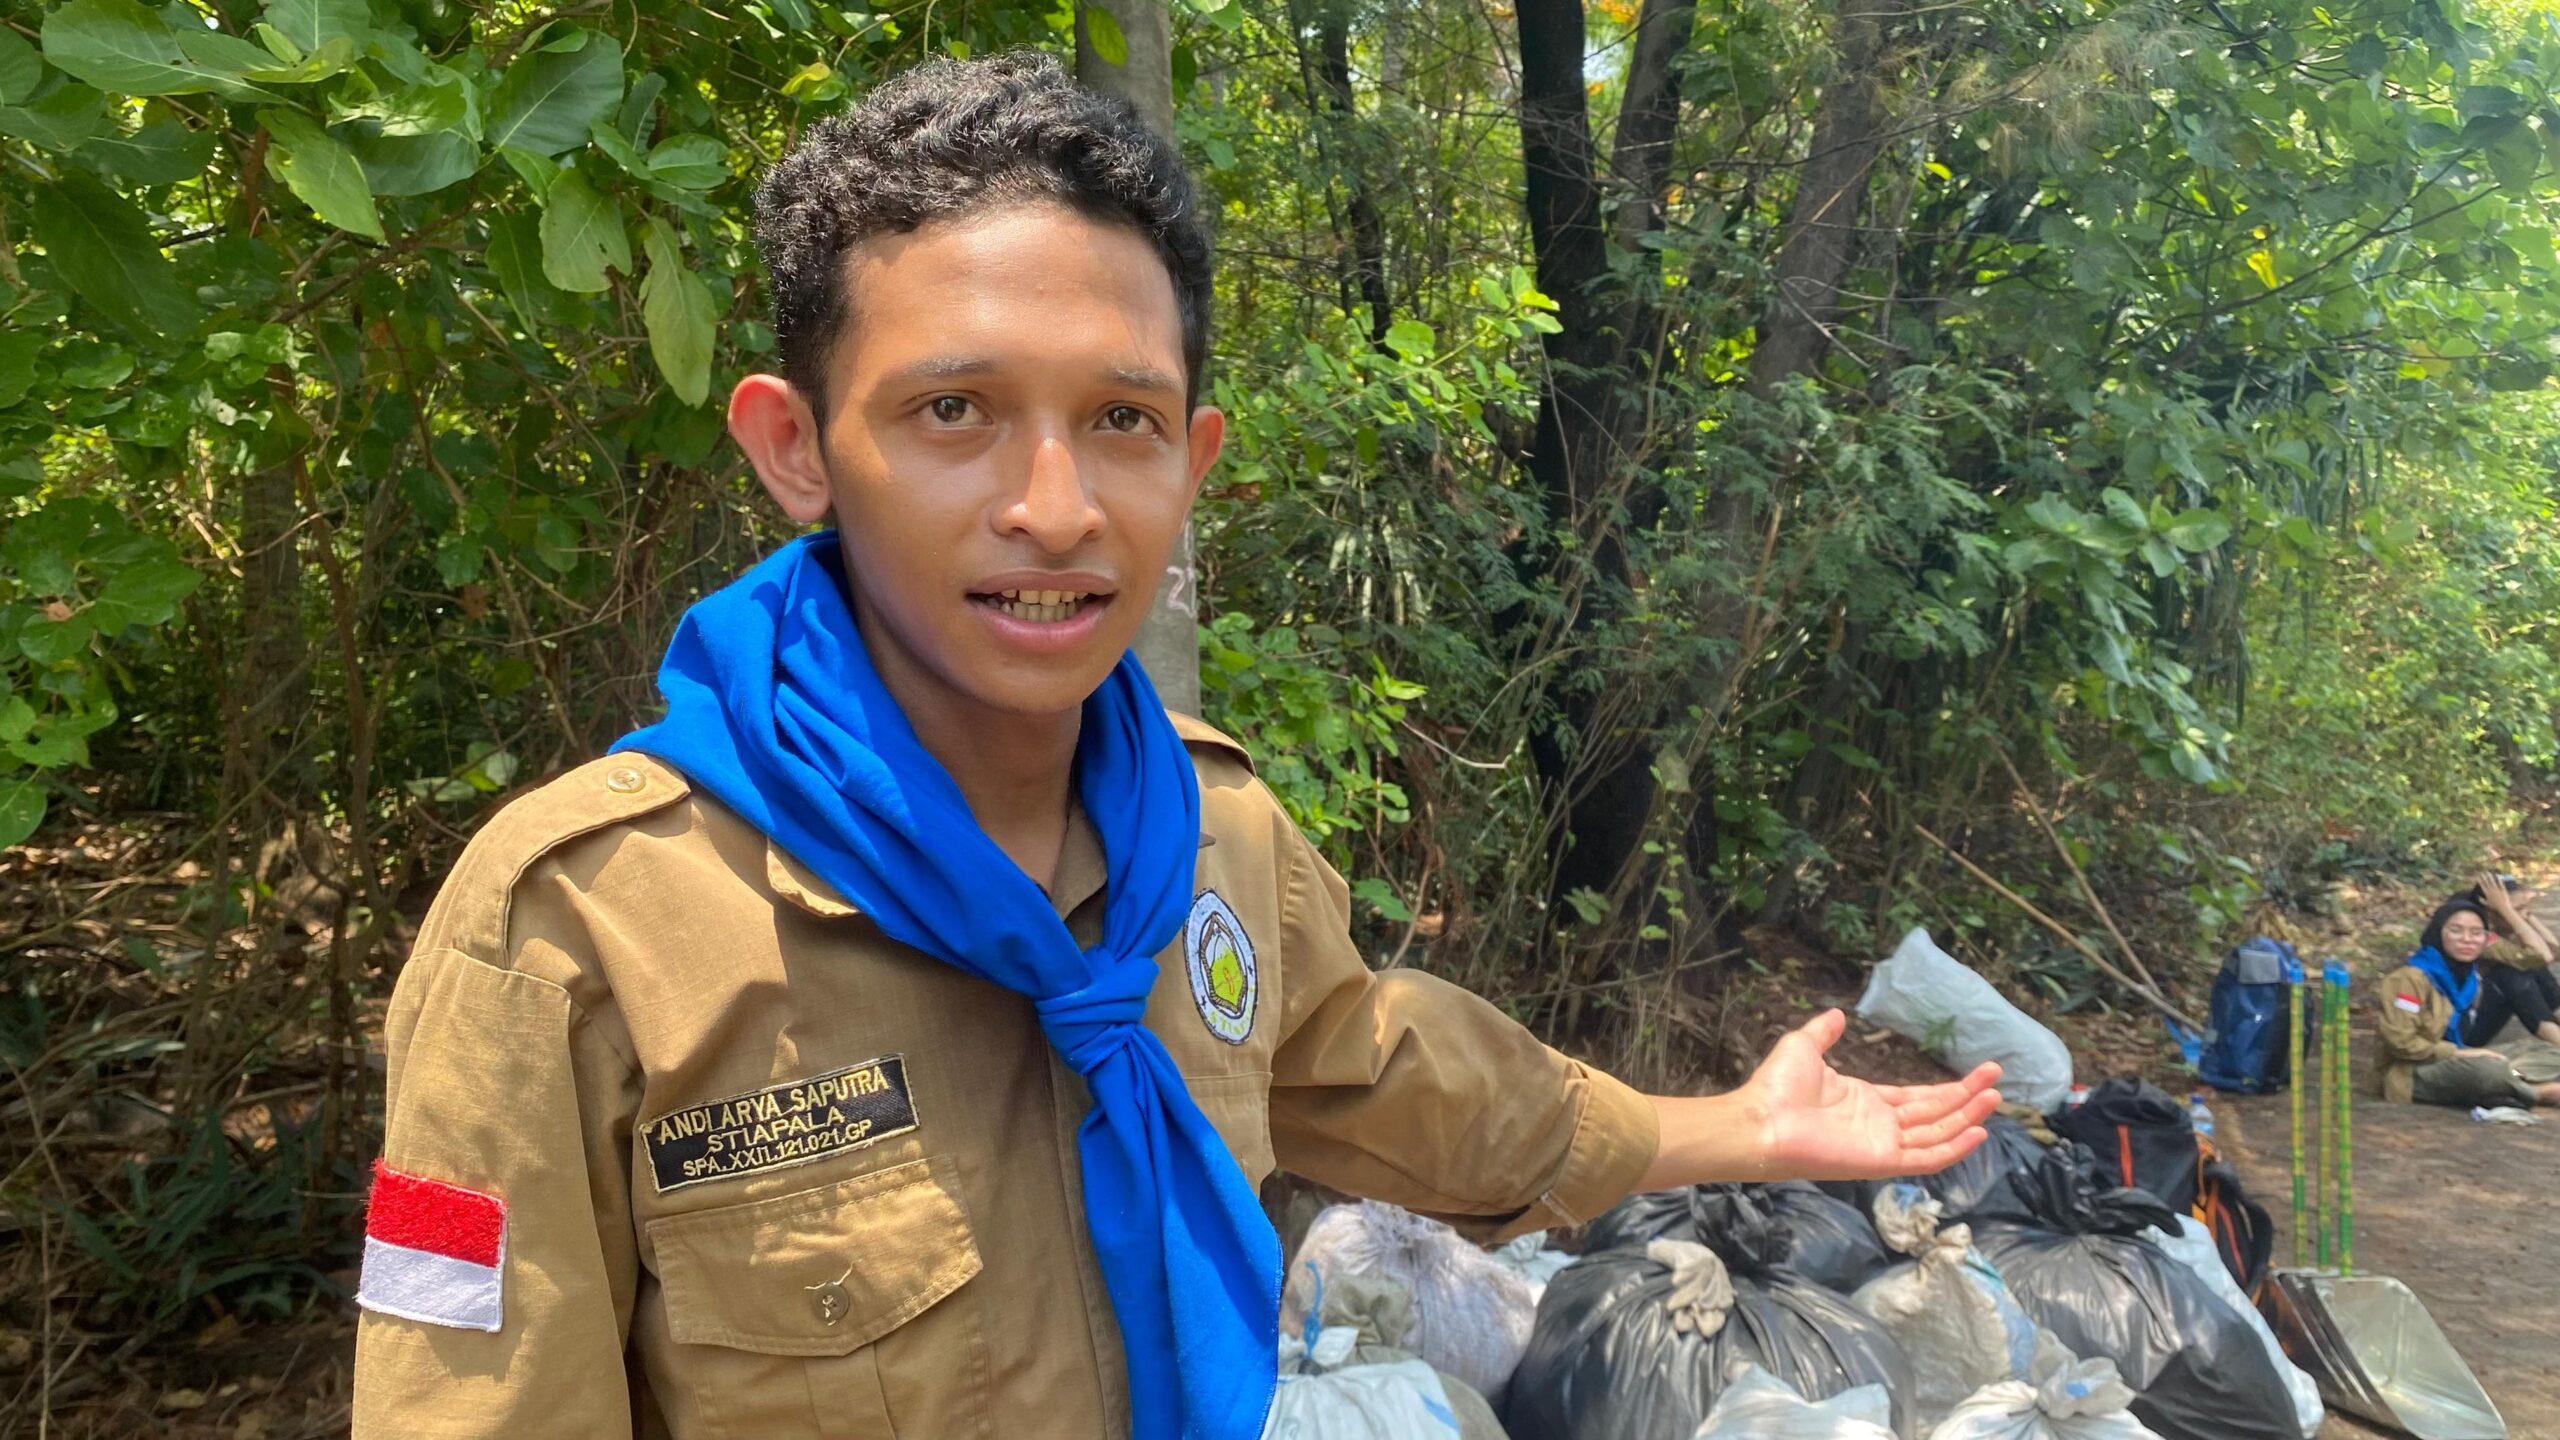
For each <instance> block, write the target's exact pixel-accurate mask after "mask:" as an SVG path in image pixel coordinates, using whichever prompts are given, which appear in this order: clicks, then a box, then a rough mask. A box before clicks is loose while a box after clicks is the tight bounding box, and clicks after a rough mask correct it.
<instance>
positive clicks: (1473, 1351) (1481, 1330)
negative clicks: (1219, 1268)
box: [1280, 1200, 1538, 1406]
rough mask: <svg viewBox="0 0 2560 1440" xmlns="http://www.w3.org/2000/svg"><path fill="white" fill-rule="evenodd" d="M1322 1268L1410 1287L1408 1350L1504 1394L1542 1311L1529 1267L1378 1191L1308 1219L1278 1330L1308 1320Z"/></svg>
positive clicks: (1496, 1398) (1486, 1391)
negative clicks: (1524, 1269)
mask: <svg viewBox="0 0 2560 1440" xmlns="http://www.w3.org/2000/svg"><path fill="white" fill-rule="evenodd" d="M1309 1266H1313V1267H1314V1268H1313V1270H1312V1271H1310V1270H1309V1268H1308V1267H1309ZM1318 1275H1320V1276H1322V1277H1323V1279H1324V1281H1325V1282H1326V1283H1328V1284H1330V1283H1333V1281H1334V1280H1335V1279H1336V1277H1342V1276H1374V1277H1377V1278H1381V1279H1388V1280H1394V1281H1396V1282H1398V1283H1399V1284H1401V1285H1403V1286H1404V1287H1405V1289H1407V1290H1409V1291H1411V1292H1412V1294H1413V1316H1414V1323H1413V1340H1412V1347H1411V1348H1412V1349H1413V1352H1414V1353H1415V1354H1417V1355H1419V1356H1421V1357H1422V1358H1423V1359H1424V1360H1425V1361H1427V1362H1429V1363H1430V1365H1431V1366H1432V1368H1433V1369H1436V1370H1439V1371H1442V1372H1443V1373H1445V1374H1448V1375H1451V1376H1454V1377H1455V1378H1457V1379H1459V1380H1462V1381H1465V1382H1466V1383H1467V1384H1468V1385H1469V1386H1472V1387H1473V1388H1474V1389H1476V1390H1477V1391H1479V1392H1481V1393H1482V1394H1483V1395H1484V1397H1485V1398H1486V1399H1488V1400H1491V1401H1493V1402H1494V1403H1495V1404H1496V1405H1497V1406H1498V1405H1500V1404H1501V1403H1502V1398H1501V1397H1502V1390H1503V1387H1504V1386H1505V1385H1508V1384H1509V1383H1510V1381H1511V1372H1512V1371H1513V1370H1514V1369H1516V1368H1518V1366H1519V1364H1520V1355H1521V1352H1522V1351H1524V1350H1526V1349H1528V1348H1529V1326H1530V1323H1531V1322H1532V1321H1533V1320H1535V1319H1536V1318H1537V1313H1538V1292H1537V1290H1536V1289H1534V1288H1532V1286H1531V1285H1530V1282H1529V1280H1528V1278H1527V1277H1526V1276H1524V1275H1522V1274H1520V1273H1519V1272H1518V1271H1516V1270H1513V1269H1512V1268H1511V1267H1510V1266H1507V1265H1505V1264H1503V1263H1502V1262H1501V1261H1499V1260H1496V1259H1494V1258H1493V1257H1492V1256H1490V1255H1488V1254H1486V1253H1485V1252H1484V1251H1483V1250H1481V1249H1479V1248H1477V1247H1476V1246H1475V1245H1474V1244H1473V1243H1472V1242H1470V1241H1469V1240H1468V1239H1467V1238H1466V1237H1465V1236H1463V1235H1460V1234H1459V1233H1458V1232H1457V1231H1455V1230H1452V1229H1450V1228H1449V1227H1448V1226H1446V1225H1443V1224H1441V1223H1440V1222H1439V1221H1437V1220H1428V1219H1425V1218H1423V1217H1422V1216H1419V1215H1415V1214H1413V1213H1411V1212H1409V1211H1405V1210H1400V1209H1398V1208H1396V1207H1395V1206H1393V1205H1387V1204H1382V1203H1380V1202H1378V1201H1375V1200H1363V1201H1361V1202H1360V1203H1358V1204H1356V1205H1336V1206H1333V1207H1331V1208H1330V1209H1328V1210H1326V1211H1324V1213H1322V1214H1320V1215H1318V1216H1316V1220H1315V1224H1313V1225H1311V1226H1309V1227H1308V1229H1307V1238H1306V1242H1305V1243H1304V1244H1303V1245H1301V1246H1300V1247H1299V1250H1298V1261H1297V1263H1296V1264H1294V1265H1292V1266H1291V1267H1290V1274H1289V1286H1288V1289H1287V1291H1286V1292H1285V1293H1284V1294H1283V1296H1282V1298H1281V1303H1280V1329H1281V1333H1282V1334H1290V1333H1293V1332H1296V1331H1298V1330H1299V1329H1301V1328H1302V1327H1304V1325H1305V1324H1306V1318H1307V1311H1308V1307H1309V1306H1310V1305H1312V1304H1314V1303H1315V1290H1314V1285H1313V1280H1314V1279H1315V1277H1316V1276H1318Z"/></svg>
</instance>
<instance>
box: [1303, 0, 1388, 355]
mask: <svg viewBox="0 0 2560 1440" xmlns="http://www.w3.org/2000/svg"><path fill="white" fill-rule="evenodd" d="M1348 8H1349V6H1348V0H1326V3H1325V6H1324V10H1323V13H1322V15H1321V16H1320V17H1319V18H1318V19H1317V22H1316V78H1317V79H1318V80H1319V81H1320V82H1321V83H1322V85H1323V87H1324V91H1323V94H1324V100H1323V105H1324V111H1325V117H1324V118H1325V120H1326V121H1327V122H1328V123H1327V125H1326V128H1327V129H1328V130H1330V131H1331V132H1332V138H1331V140H1330V141H1329V142H1328V144H1327V146H1326V148H1327V149H1328V150H1329V151H1331V152H1332V157H1333V168H1334V170H1335V171H1336V172H1337V173H1338V174H1339V175H1340V176H1341V178H1342V188H1343V190H1344V191H1345V192H1347V194H1348V196H1349V200H1348V203H1347V208H1348V209H1349V210H1350V212H1351V276H1350V278H1351V285H1350V287H1349V288H1350V289H1351V290H1353V291H1354V292H1356V293H1357V294H1358V295H1359V297H1360V300H1361V303H1363V304H1365V305H1366V306H1368V308H1369V343H1370V344H1372V345H1383V344H1385V343H1386V339H1387V326H1388V325H1389V324H1390V323H1392V322H1393V321H1394V318H1395V313H1394V307H1393V305H1392V303H1391V302H1390V301H1389V299H1388V297H1387V227H1386V222H1385V221H1384V220H1382V219H1381V218H1379V215H1378V205H1377V201H1376V200H1375V199H1373V198H1372V197H1371V195H1370V193H1369V178H1368V174H1367V171H1366V168H1365V167H1364V165H1363V163H1362V162H1363V161H1364V160H1365V159H1366V158H1367V157H1366V154H1365V148H1366V147H1364V146H1362V145H1361V144H1360V143H1359V135H1358V132H1357V129H1356V127H1357V125H1358V120H1359V117H1358V113H1357V111H1356V110H1354V108H1353V103H1352V102H1353V96H1352V91H1351V34H1350V29H1351V27H1350V20H1349V17H1348V16H1347V15H1346V14H1345V13H1344V12H1345V10H1347V9H1348ZM1346 308H1347V307H1346Z"/></svg>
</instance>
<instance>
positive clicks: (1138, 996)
mask: <svg viewBox="0 0 2560 1440" xmlns="http://www.w3.org/2000/svg"><path fill="white" fill-rule="evenodd" d="M1085 953H1086V954H1087V955H1088V956H1090V955H1092V953H1093V952H1092V951H1089V950H1088V951H1086V952H1085ZM1155 985H1156V967H1155V966H1154V965H1152V964H1149V965H1145V966H1138V965H1115V966H1106V967H1099V968H1098V969H1097V972H1096V974H1095V975H1094V979H1093V983H1092V984H1090V985H1087V986H1085V987H1084V988H1083V989H1081V990H1070V991H1067V992H1066V993H1065V994H1063V995H1049V996H1044V997H1042V998H1041V999H1039V1000H1036V1001H1034V1002H1032V1006H1031V1008H1032V1010H1033V1012H1034V1013H1036V1014H1037V1015H1038V1016H1039V1017H1040V1033H1041V1034H1043V1035H1046V1036H1048V1037H1049V1044H1050V1045H1051V1046H1053V1047H1054V1048H1055V1049H1056V1050H1057V1052H1058V1054H1059V1055H1060V1057H1062V1058H1063V1059H1065V1061H1066V1062H1067V1066H1068V1068H1070V1069H1072V1070H1074V1071H1075V1072H1076V1073H1077V1074H1079V1075H1082V1076H1084V1077H1085V1078H1086V1079H1087V1080H1091V1079H1092V1078H1093V1072H1094V1071H1096V1070H1099V1069H1101V1068H1102V1067H1103V1066H1104V1065H1107V1064H1109V1063H1110V1062H1111V1061H1112V1060H1114V1059H1116V1058H1118V1057H1119V1056H1121V1055H1123V1054H1125V1053H1126V1052H1127V1051H1128V1050H1129V1049H1130V1047H1131V1045H1132V1044H1133V1043H1134V1041H1135V1037H1134V1036H1133V1035H1132V1034H1131V1033H1130V1032H1131V1031H1133V1030H1135V1029H1137V1028H1138V1022H1139V1021H1140V1020H1143V1019H1145V1018H1146V1014H1147V997H1148V996H1149V995H1151V994H1153V993H1154V992H1155ZM1275 1363H1276V1361H1275Z"/></svg>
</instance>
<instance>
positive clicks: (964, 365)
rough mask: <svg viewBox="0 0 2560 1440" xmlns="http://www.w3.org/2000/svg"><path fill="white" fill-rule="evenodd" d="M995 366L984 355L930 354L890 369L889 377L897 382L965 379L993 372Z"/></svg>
mask: <svg viewBox="0 0 2560 1440" xmlns="http://www.w3.org/2000/svg"><path fill="white" fill-rule="evenodd" d="M995 368H996V362H994V361H993V360H990V359H987V358H986V357H985V356H983V355H929V356H926V357H925V358H924V359H922V360H916V361H912V362H910V363H908V364H905V365H901V366H899V367H898V368H897V369H895V370H892V371H890V372H889V375H888V378H889V379H890V380H891V381H892V382H896V383H914V382H917V381H927V380H965V379H967V378H969V377H971V376H973V375H986V374H991V373H993V371H994V370H995Z"/></svg>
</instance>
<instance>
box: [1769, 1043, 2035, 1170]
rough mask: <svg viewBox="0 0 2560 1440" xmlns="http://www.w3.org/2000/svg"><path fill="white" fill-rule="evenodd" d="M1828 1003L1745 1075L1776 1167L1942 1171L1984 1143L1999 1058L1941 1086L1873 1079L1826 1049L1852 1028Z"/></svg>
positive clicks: (1995, 1104) (1995, 1098)
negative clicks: (1832, 1058) (1840, 1064)
mask: <svg viewBox="0 0 2560 1440" xmlns="http://www.w3.org/2000/svg"><path fill="white" fill-rule="evenodd" d="M1848 1025H1849V1021H1848V1017H1846V1016H1844V1015H1842V1014H1841V1013H1840V1012H1839V1011H1837V1010H1826V1011H1824V1012H1823V1013H1821V1014H1820V1015H1817V1016H1815V1017H1813V1018H1812V1019H1811V1020H1808V1021H1806V1022H1805V1023H1804V1024H1803V1025H1800V1026H1798V1027H1797V1028H1795V1029H1793V1030H1790V1031H1788V1032H1787V1034H1786V1036H1785V1037H1784V1038H1782V1039H1781V1040H1779V1041H1778V1043H1777V1045H1776V1047H1775V1048H1773V1049H1772V1050H1770V1052H1769V1058H1767V1059H1765V1060H1763V1061H1761V1062H1760V1068H1759V1069H1758V1070H1755V1071H1753V1072H1752V1075H1751V1078H1750V1079H1749V1080H1748V1081H1746V1082H1744V1084H1743V1087H1742V1088H1743V1090H1744V1092H1745V1093H1746V1094H1749V1095H1750V1096H1751V1098H1752V1099H1753V1100H1755V1101H1756V1102H1757V1103H1758V1106H1759V1108H1760V1109H1761V1110H1762V1112H1763V1113H1765V1114H1766V1115H1767V1116H1768V1132H1767V1133H1768V1145H1769V1173H1770V1175H1771V1177H1772V1178H1782V1179H1790V1180H1884V1179H1890V1178H1892V1177H1894V1176H1897V1175H1927V1174H1931V1173H1933V1172H1935V1171H1939V1170H1943V1169H1945V1168H1946V1167H1947V1166H1949V1165H1952V1164H1954V1163H1955V1162H1956V1161H1958V1160H1961V1159H1963V1158H1964V1157H1965V1156H1966V1155H1967V1154H1969V1153H1971V1151H1972V1150H1973V1148H1974V1147H1975V1146H1977V1145H1980V1144H1981V1143H1982V1142H1983V1139H1984V1138H1985V1137H1984V1131H1983V1129H1982V1122H1983V1121H1984V1120H1985V1119H1986V1118H1988V1117H1989V1116H1990V1114H1991V1112H1992V1111H1994V1110H1996V1109H1998V1108H1999V1107H2000V1092H1999V1091H1997V1090H1994V1089H1992V1088H1991V1086H1992V1083H1993V1082H1994V1081H1996V1080H1998V1079H1999V1078H2000V1067H1999V1066H1997V1065H1994V1064H1990V1063H1987V1062H1986V1063H1984V1064H1982V1065H1978V1066H1976V1067H1974V1071H1973V1073H1972V1074H1970V1075H1967V1076H1966V1077H1964V1078H1963V1079H1961V1080H1952V1081H1949V1082H1947V1083H1946V1084H1943V1085H1917V1086H1910V1085H1874V1084H1870V1083H1868V1082H1867V1081H1864V1080H1857V1079H1852V1078H1851V1077H1849V1076H1846V1075H1843V1074H1841V1073H1840V1072H1839V1071H1837V1070H1834V1069H1832V1068H1831V1065H1830V1062H1829V1061H1827V1060H1825V1059H1824V1058H1823V1056H1824V1054H1825V1052H1827V1051H1829V1050H1830V1049H1831V1046H1832V1045H1833V1043H1834V1042H1836V1041H1838V1040H1839V1038H1840V1036H1841V1033H1842V1032H1843V1031H1845V1030H1846V1029H1847V1028H1848Z"/></svg>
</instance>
